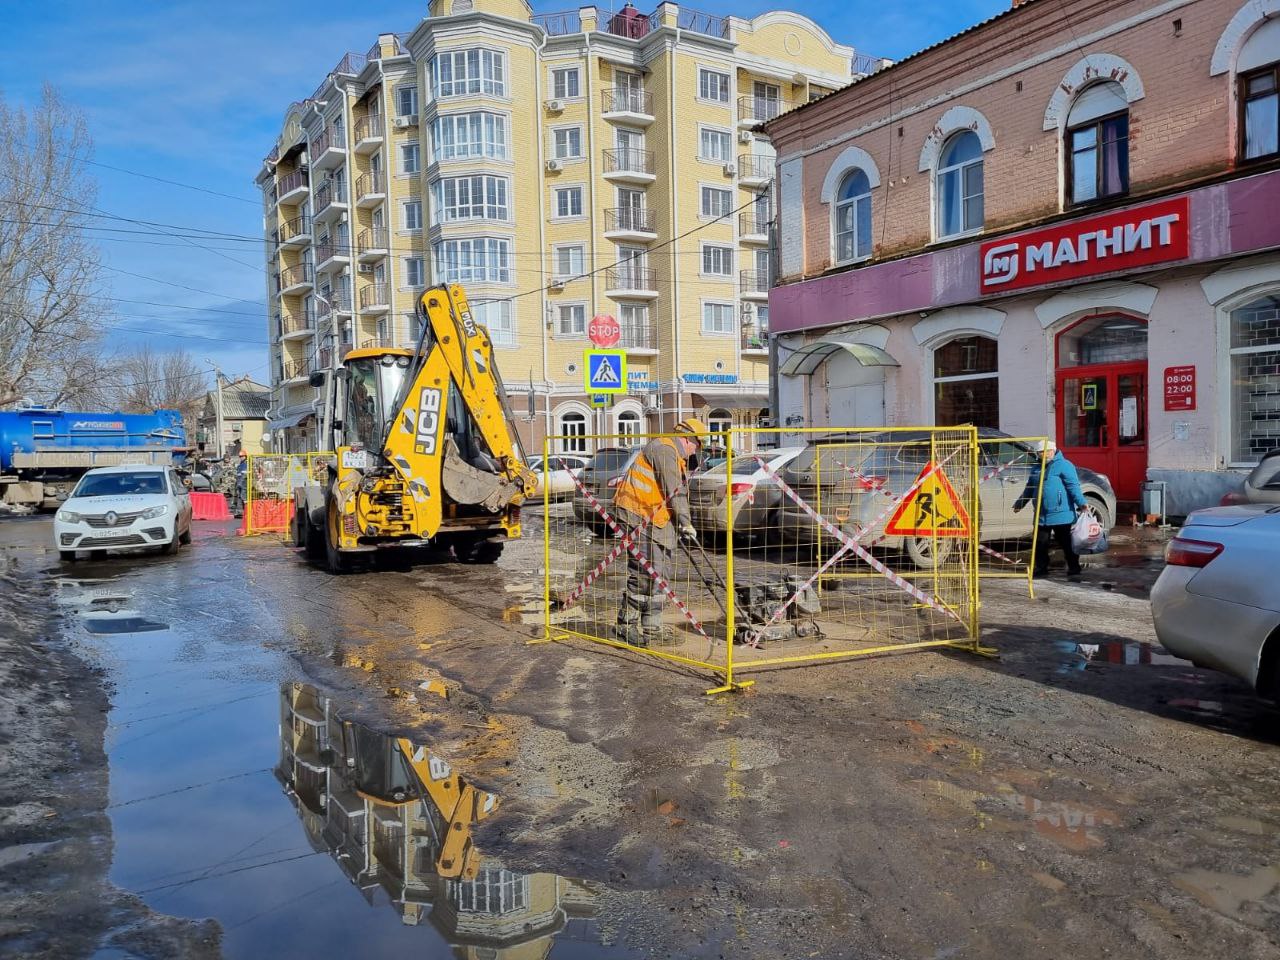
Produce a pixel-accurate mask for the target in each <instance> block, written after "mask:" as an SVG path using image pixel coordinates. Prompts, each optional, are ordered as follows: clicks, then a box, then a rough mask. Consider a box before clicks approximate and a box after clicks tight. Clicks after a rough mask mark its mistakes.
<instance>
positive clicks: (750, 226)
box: [738, 213, 773, 243]
mask: <svg viewBox="0 0 1280 960" xmlns="http://www.w3.org/2000/svg"><path fill="white" fill-rule="evenodd" d="M772 227H773V221H772V220H770V219H769V218H768V217H763V216H761V215H760V214H757V213H741V214H738V237H739V239H741V240H742V242H743V243H768V242H769V230H770V229H771V228H772Z"/></svg>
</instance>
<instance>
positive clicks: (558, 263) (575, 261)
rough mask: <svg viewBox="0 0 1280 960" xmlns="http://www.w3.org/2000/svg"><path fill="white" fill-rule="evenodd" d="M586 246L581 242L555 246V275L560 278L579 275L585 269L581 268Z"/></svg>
mask: <svg viewBox="0 0 1280 960" xmlns="http://www.w3.org/2000/svg"><path fill="white" fill-rule="evenodd" d="M585 253H586V248H585V247H583V246H582V245H581V244H575V245H574V246H567V247H556V248H555V275H556V276H557V277H560V278H562V279H567V278H569V277H580V276H582V274H583V273H585V272H586V271H585V270H584V268H583V262H584V260H585Z"/></svg>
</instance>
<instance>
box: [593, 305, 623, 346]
mask: <svg viewBox="0 0 1280 960" xmlns="http://www.w3.org/2000/svg"><path fill="white" fill-rule="evenodd" d="M587 336H588V337H590V338H591V342H592V343H594V344H595V345H596V346H597V347H612V346H614V345H615V344H616V343H617V342H618V341H619V340H621V339H622V327H620V326H619V325H618V321H617V320H615V319H613V317H611V316H609V315H608V314H607V313H597V314H596V315H595V316H594V317H592V318H591V322H590V323H589V324H587Z"/></svg>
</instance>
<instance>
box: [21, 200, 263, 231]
mask: <svg viewBox="0 0 1280 960" xmlns="http://www.w3.org/2000/svg"><path fill="white" fill-rule="evenodd" d="M7 202H9V203H15V204H17V205H18V206H20V207H34V208H36V209H37V210H50V211H52V212H54V213H73V214H75V215H76V216H81V217H101V218H103V219H106V220H121V221H123V222H125V223H135V224H138V225H140V226H148V227H167V228H169V229H171V230H189V231H192V232H193V233H199V234H210V235H211V236H209V237H207V238H206V239H209V240H258V241H261V239H262V238H261V237H251V236H249V235H248V234H244V233H232V232H230V231H229V230H210V229H208V228H207V227H193V226H190V225H187V224H180V223H164V222H162V221H159V220H142V219H139V218H137V217H124V216H121V215H120V214H116V213H106V212H98V213H86V212H85V211H84V210H76V209H72V208H68V207H56V206H54V205H53V204H51V203H30V202H28V201H26V200H15V199H12V198H10V199H9V200H8V201H7Z"/></svg>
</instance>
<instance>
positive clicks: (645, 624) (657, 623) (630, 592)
mask: <svg viewBox="0 0 1280 960" xmlns="http://www.w3.org/2000/svg"><path fill="white" fill-rule="evenodd" d="M630 533H631V536H632V540H631V542H632V543H634V544H635V545H636V546H637V547H639V548H640V552H641V553H642V554H644V556H645V557H647V558H648V560H649V563H650V564H651V565H652V566H653V569H654V570H656V571H657V573H658V576H660V577H662V579H663V580H666V581H667V582H668V583H670V581H671V566H672V564H671V560H672V550H671V548H670V547H668V546H665V545H664V544H662V543H659V542H658V541H657V540H655V539H654V536H653V527H652V526H650V527H649V529H648V530H646V531H645V532H643V533H641V534H639V535H638V536H637V535H636V534H635V530H634V529H632V530H631V531H630ZM663 596H664V595H663V593H662V592H661V591H660V590H659V589H658V584H657V582H656V581H655V580H654V579H653V577H651V576H649V572H648V571H647V570H645V568H644V566H643V565H642V564H641V563H640V561H638V560H637V559H636V558H635V557H634V556H632V555H631V552H630V551H627V591H626V593H625V594H624V595H623V598H622V606H621V607H620V608H619V609H618V623H619V625H627V624H634V623H636V622H637V621H640V625H641V627H642V628H643V629H644V630H647V631H648V630H658V629H659V628H660V627H661V626H662V601H663Z"/></svg>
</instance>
